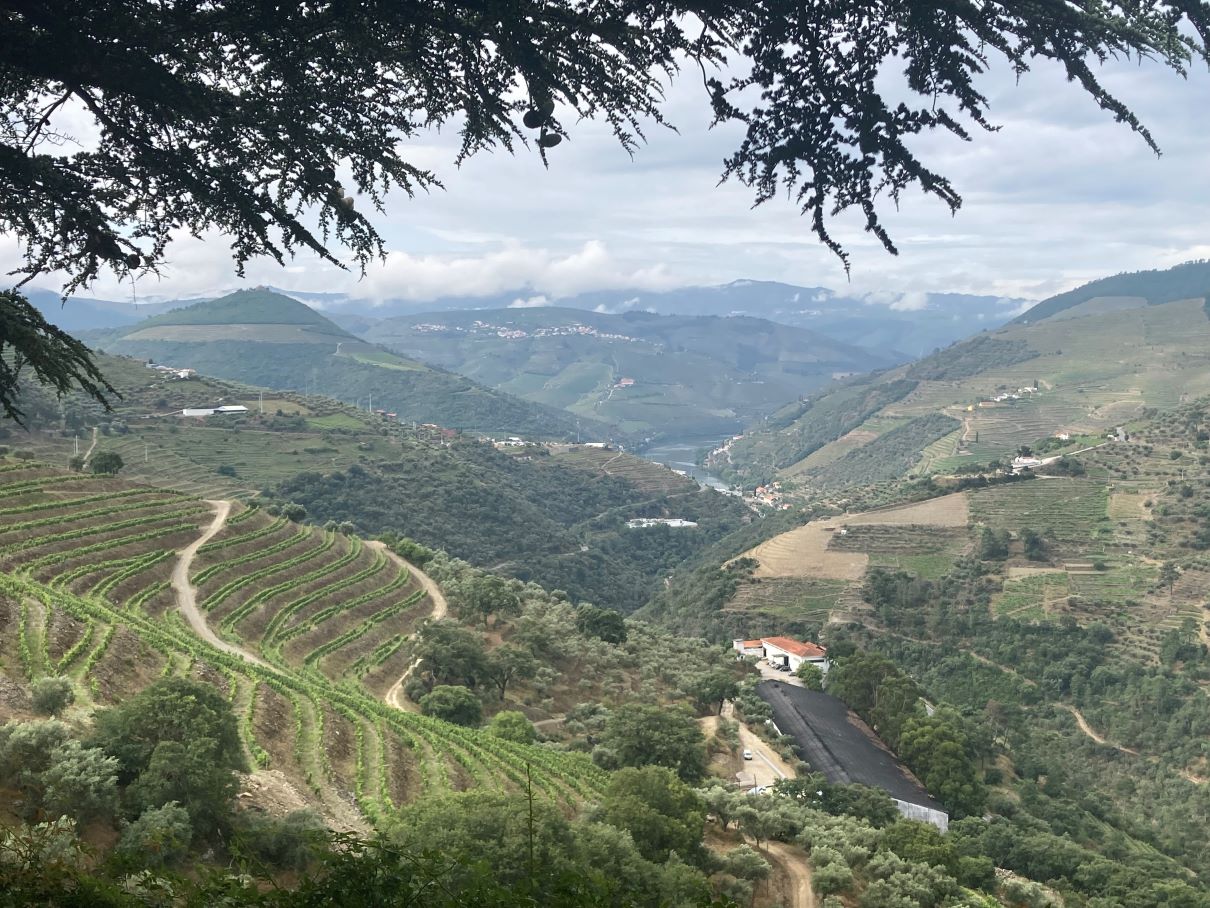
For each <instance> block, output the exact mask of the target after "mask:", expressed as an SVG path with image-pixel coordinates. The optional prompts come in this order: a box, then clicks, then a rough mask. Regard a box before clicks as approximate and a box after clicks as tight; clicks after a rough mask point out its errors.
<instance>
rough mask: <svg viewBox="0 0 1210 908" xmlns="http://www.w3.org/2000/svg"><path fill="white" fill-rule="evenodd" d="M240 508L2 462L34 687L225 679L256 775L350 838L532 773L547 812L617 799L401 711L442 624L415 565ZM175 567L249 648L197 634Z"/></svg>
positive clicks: (18, 647) (15, 599)
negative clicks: (411, 678) (409, 675)
mask: <svg viewBox="0 0 1210 908" xmlns="http://www.w3.org/2000/svg"><path fill="white" fill-rule="evenodd" d="M227 508H228V505H227V504H226V503H224V504H223V506H222V507H221V508H216V506H215V505H214V504H213V503H207V502H203V501H200V500H197V499H192V498H189V497H187V496H181V495H175V494H165V493H163V492H160V491H157V490H155V489H154V488H149V487H144V486H135V485H132V484H130V483H126V482H122V481H120V480H108V479H94V478H92V477H87V476H80V475H77V474H69V473H63V472H61V471H55V470H51V469H47V468H46V467H44V466H40V465H38V464H36V463H26V462H15V463H14V462H12V461H8V460H6V461H3V462H0V559H2V561H0V611H2V612H3V625H4V628H5V632H4V634H3V635H2V639H3V641H4V643H3V647H2V650H3V657H4V663H5V665H6V666H12V667H13V669H14V670H15V672H16V673H17V674H18V676H24V678H26V679H32V678H34V677H37V676H38V675H41V674H45V673H48V672H49V673H60V674H66V675H67V676H68V677H70V678H71V679H72V680H73V682H74V683H75V684H76V686H77V688H78V689H80V690H81V691H86V692H87V694H88V698H89V700H90V701H91V702H92V703H95V704H96V705H105V704H108V703H112V702H114V701H115V700H118V699H120V698H121V697H123V696H125V695H128V694H129V693H130V692H131V691H133V690H138V689H140V688H141V687H142V686H144V685H145V684H147V683H149V682H150V681H151V680H153V679H155V678H156V677H158V676H171V675H181V676H189V677H195V678H198V679H200V680H204V681H208V682H211V683H214V684H216V685H217V686H219V687H220V689H222V690H224V691H226V692H227V693H228V694H229V696H230V697H231V699H232V701H233V703H234V704H235V705H236V707H237V709H238V711H239V714H240V715H241V716H242V717H243V723H242V734H243V736H244V741H245V744H246V746H247V748H248V751H249V752H250V753H251V755H252V757H253V760H254V763H255V765H257V766H258V767H260V768H262V769H267V768H270V767H271V768H273V769H274V770H276V771H278V773H279V774H280V775H281V776H283V777H284V778H285V779H286V780H287V782H288V783H289V785H290V786H291V787H292V788H293V789H294V790H295V791H296V792H298V793H299V794H300V795H301V796H302V797H304V798H305V799H306V800H308V801H310V802H312V803H314V804H315V805H316V806H319V807H321V808H322V809H323V810H324V812H325V813H326V814H328V815H329V816H332V817H334V818H338V819H343V821H344V823H345V824H347V823H349V822H350V821H355V818H356V817H357V815H358V813H361V814H364V815H365V816H367V817H368V818H370V819H375V818H377V817H380V816H381V815H382V814H383V813H384V812H385V811H389V810H391V809H392V808H393V806H394V805H399V804H403V803H406V802H407V801H410V800H413V799H414V798H416V797H418V796H421V795H423V794H429V795H431V794H434V793H436V792H440V791H447V790H450V789H459V788H463V787H466V786H468V785H484V786H488V787H505V788H514V787H516V786H518V785H520V784H521V783H522V782H523V780H524V775H523V774H522V773H520V772H519V769H518V767H519V766H521V765H523V764H529V765H530V766H531V767H532V771H533V773H534V774H535V782H536V784H537V785H538V787H540V789H541V790H542V791H543V793H544V795H545V796H548V797H552V798H555V799H558V800H566V801H568V802H572V801H575V800H578V799H579V798H582V797H584V796H586V795H590V794H591V793H592V792H594V791H598V790H600V787H601V785H602V784H603V779H602V774H601V773H600V771H599V770H597V769H596V768H595V767H593V766H592V765H591V763H590V762H588V761H587V760H586V759H585V758H582V757H577V756H574V755H570V754H558V753H555V752H552V751H548V750H543V749H540V748H535V747H526V746H524V745H516V744H512V743H510V742H506V741H501V740H499V739H493V738H490V737H487V736H485V735H483V734H482V733H480V732H475V731H473V730H468V729H465V728H459V727H456V726H452V725H447V724H446V723H444V722H441V721H439V720H435V719H430V718H425V717H422V716H419V715H415V714H414V713H410V712H407V711H403V710H400V709H398V708H396V707H395V706H392V705H388V704H387V703H386V702H383V700H382V699H381V697H382V694H383V693H384V692H385V691H386V689H387V688H389V687H390V686H391V685H392V684H393V683H394V681H395V680H397V678H398V677H399V675H400V674H401V673H402V672H403V671H404V670H405V669H406V667H407V665H408V661H409V658H410V657H409V656H408V654H407V652H406V651H405V650H403V649H401V648H402V647H403V646H404V644H405V642H406V640H407V638H408V635H409V634H410V633H411V632H413V631H414V630H415V628H416V625H417V622H418V621H419V620H420V619H421V618H424V617H427V616H428V614H429V613H430V612H431V610H432V603H431V602H429V601H427V599H426V595H427V594H426V593H425V590H424V588H423V587H422V586H420V585H418V583H417V581H416V578H415V576H414V575H413V572H412V570H411V569H409V568H408V566H407V565H405V564H402V563H401V562H399V561H398V559H394V558H393V556H388V555H387V554H384V552H383V551H382V550H380V549H376V548H373V547H371V546H369V545H368V544H366V543H364V542H362V541H361V540H360V539H357V538H356V537H349V536H345V535H342V534H337V533H333V532H324V531H320V530H314V529H308V528H304V527H299V526H298V525H296V524H292V523H290V522H289V521H286V520H283V519H281V518H278V519H273V518H271V517H268V516H266V515H264V514H262V513H261V512H260V511H257V510H246V509H237V510H236V511H235V512H234V513H233V515H232V516H231V517H226V514H227ZM204 527H210V528H214V529H217V533H215V534H214V535H209V534H207V536H208V538H207V537H205V536H202V530H203V528H204ZM199 539H206V541H205V544H204V545H201V546H200V548H197V549H196V551H197V556H196V557H193V553H192V551H191V549H192V548H193V547H192V546H189V545H188V543H189V542H191V541H194V540H199ZM81 540H84V544H82V543H81ZM182 565H183V567H182ZM174 570H181V571H187V572H188V582H189V583H190V584H191V585H193V586H195V587H196V588H197V591H198V593H197V599H198V607H199V610H200V612H201V615H202V618H201V620H202V621H203V622H204V623H205V624H208V625H209V626H210V628H211V629H213V630H214V631H217V633H218V634H219V635H221V636H222V637H223V638H226V640H228V641H230V643H226V644H222V645H216V644H211V643H207V642H206V641H205V640H204V639H202V638H200V637H199V636H198V635H197V634H196V633H195V631H194V630H193V629H191V628H190V627H189V626H188V624H187V623H186V620H185V617H184V613H183V612H181V611H179V610H178V606H179V604H180V601H181V600H180V594H179V592H178V591H176V590H174V586H175V583H174V582H173V581H174V578H173V573H174ZM244 653H246V654H247V655H243V654H244ZM342 679H344V680H348V681H351V682H354V683H350V684H338V683H336V682H338V681H340V680H342ZM345 798H348V801H346V800H345Z"/></svg>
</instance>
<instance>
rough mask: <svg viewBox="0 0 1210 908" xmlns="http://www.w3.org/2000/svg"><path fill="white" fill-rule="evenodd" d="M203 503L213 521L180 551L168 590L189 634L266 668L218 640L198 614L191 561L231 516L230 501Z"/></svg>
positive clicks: (261, 663) (241, 649) (238, 649)
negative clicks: (170, 590) (212, 509)
mask: <svg viewBox="0 0 1210 908" xmlns="http://www.w3.org/2000/svg"><path fill="white" fill-rule="evenodd" d="M206 504H208V505H210V506H211V507H212V508H214V520H213V521H211V523H210V526H208V527H206V529H205V530H204V531H203V532H202V535H201V536H199V537H198V538H197V539H195V540H194V541H193V542H191V543H190V544H189V545H187V546H186V547H185V548H183V549H181V551H180V555H179V557H178V558H177V562H176V567H174V568H173V569H172V591H173V593H175V594H176V604H177V608H179V609H180V610H181V612H182V614H184V616H185V620H186V621H188V622H189V626H190V627H191V628H193V632H194V633H195V634H197V635H198V636H199V637H201V638H202V639H203V640H205V641H206V642H207V643H209V644H210V645H211V646H213V647H214V648H215V649H220V650H222V651H223V652H224V653H229V654H230V655H232V656H239V657H240V658H241V659H246V660H248V661H249V662H253V663H255V664H257V665H260V666H262V667H264V668H269V667H270V666H269V664H268V663H267V662H265V661H264V660H263V659H261V658H260V657H258V656H254V655H253V654H252V653H250V652H248V651H247V650H245V649H243V648H242V647H239V646H236V645H235V644H234V643H228V642H227V641H226V640H223V639H222V638H221V637H219V635H218V634H216V633H215V632H214V631H212V630H211V629H210V625H209V624H207V623H206V619H205V617H204V616H203V615H202V613H201V612H200V611H198V607H197V587H195V586H194V585H193V584H192V583H190V582H189V569H190V568H191V567H192V566H193V559H194V557H195V556H196V555H197V550H198V549H200V548H201V547H202V546H204V545H205V544H206V543H207V542H209V541H210V540H211V539H213V538H214V537H215V536H216V535H218V533H219V531H220V530H222V528H223V526H224V525H225V524H226V523H227V515H229V514H230V513H231V502H230V501H226V500H219V501H211V500H208V501H207V502H206Z"/></svg>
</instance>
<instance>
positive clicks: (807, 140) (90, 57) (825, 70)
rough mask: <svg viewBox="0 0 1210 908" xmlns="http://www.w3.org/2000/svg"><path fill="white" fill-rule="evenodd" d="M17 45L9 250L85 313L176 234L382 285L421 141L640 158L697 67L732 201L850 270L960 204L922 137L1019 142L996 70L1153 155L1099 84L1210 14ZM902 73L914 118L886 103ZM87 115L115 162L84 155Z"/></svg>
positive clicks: (313, 16)
mask: <svg viewBox="0 0 1210 908" xmlns="http://www.w3.org/2000/svg"><path fill="white" fill-rule="evenodd" d="M0 30H2V31H3V33H4V35H5V53H4V57H3V61H2V62H0V104H2V105H3V113H4V116H3V117H0V123H2V124H3V125H0V232H2V233H11V234H14V235H15V236H16V237H17V238H18V239H19V240H20V241H21V243H22V244H23V252H24V255H25V263H24V266H23V267H22V268H21V269H20V273H21V274H22V275H23V280H30V279H32V278H33V277H35V276H38V275H42V274H49V273H52V272H56V271H60V272H63V273H65V274H67V275H68V285H67V288H68V290H69V291H70V290H74V289H75V288H77V287H79V286H81V285H82V284H84V283H86V282H87V281H89V280H91V279H92V278H94V277H96V276H97V275H98V274H99V273H100V272H101V271H102V269H105V268H108V269H109V270H112V271H113V272H115V273H116V274H118V275H119V276H131V275H133V274H135V273H137V272H144V271H154V270H155V269H156V268H157V267H158V265H159V264H161V263H162V262H163V261H164V260H165V256H166V253H167V248H168V245H169V243H170V241H171V239H172V237H173V235H174V232H177V231H188V232H190V233H192V234H194V235H200V234H201V233H202V232H203V231H207V230H217V231H220V232H222V233H223V234H224V235H225V236H227V237H228V238H229V241H230V243H231V247H232V254H233V257H234V259H235V262H236V266H237V268H239V269H241V270H242V268H243V266H244V264H245V263H246V262H247V261H248V260H250V259H252V258H254V257H257V256H270V257H272V258H274V259H276V260H277V261H284V260H285V259H286V258H287V257H288V256H290V255H292V254H294V253H295V252H296V251H298V250H308V251H311V252H313V253H315V254H317V255H319V256H321V257H323V258H325V259H327V260H328V261H331V262H333V263H336V264H338V265H342V267H343V263H342V262H340V260H339V258H338V254H337V252H336V251H335V249H336V247H337V246H343V247H344V248H346V249H347V250H348V251H349V253H350V255H351V259H352V262H353V264H354V265H355V266H357V267H360V268H364V267H365V266H366V265H367V264H368V263H369V262H370V261H372V260H373V258H374V257H375V256H377V255H379V254H381V252H382V249H383V243H382V239H381V237H380V236H379V234H378V232H377V231H376V230H375V229H374V227H373V225H372V224H371V222H370V220H369V219H368V218H367V216H366V214H365V213H364V212H363V211H360V210H358V209H357V208H356V202H355V200H354V198H353V196H352V195H351V194H349V193H351V192H358V193H360V194H361V195H362V197H363V198H364V199H365V200H366V201H367V202H368V206H367V207H373V208H376V209H378V210H381V209H382V206H383V202H384V199H385V197H386V192H387V191H388V190H389V189H391V188H400V189H402V190H403V191H405V192H408V193H412V192H415V191H416V190H423V189H427V188H430V187H435V186H438V185H439V183H438V180H437V177H436V175H435V174H433V173H431V172H429V171H427V170H423V169H421V168H420V167H417V166H416V165H414V164H412V163H409V161H408V160H407V159H406V156H407V149H408V147H409V146H408V144H407V143H406V142H401V141H400V139H401V138H402V139H407V138H410V137H413V136H416V135H417V134H418V133H419V132H420V131H422V130H424V129H427V128H432V127H439V126H442V125H445V124H450V123H455V124H457V128H458V130H459V134H460V136H461V150H460V153H459V155H458V162H459V163H460V162H461V161H462V160H464V159H465V158H467V157H469V156H470V155H473V154H475V153H477V152H480V151H483V150H489V149H494V148H504V149H506V150H509V151H512V150H515V149H516V148H517V147H518V145H519V144H521V143H525V144H526V145H527V146H528V143H529V141H530V139H531V138H532V139H533V140H534V145H535V146H536V148H537V151H538V153H539V154H541V155H543V156H545V155H546V153H547V151H548V150H549V149H551V148H554V147H555V146H556V145H557V144H558V143H559V142H560V141H561V140H562V139H563V138H565V137H568V136H570V134H571V132H572V128H573V126H574V124H575V123H576V122H577V121H578V120H579V119H580V118H583V117H591V118H598V119H604V120H605V121H607V122H608V123H609V124H610V126H611V127H612V130H613V133H614V135H615V136H616V137H617V139H618V141H619V142H620V144H621V145H622V147H623V148H624V149H625V150H627V151H633V150H634V149H635V148H636V147H637V146H638V144H639V143H640V142H641V140H642V138H643V132H642V130H643V123H644V121H650V122H653V123H656V124H665V120H664V117H663V116H662V114H661V107H662V105H663V102H664V99H665V83H666V80H667V78H671V77H673V76H675V75H676V74H677V73H678V72H679V71H680V70H682V69H685V70H688V71H689V73H690V75H691V77H692V78H701V79H702V83H703V86H704V89H705V95H706V97H705V99H704V100H705V101H707V102H708V103H709V104H710V105H711V107H712V109H713V112H714V117H715V120H716V122H719V123H726V122H733V123H736V124H738V125H740V126H741V127H742V129H743V130H744V133H745V135H744V138H743V140H742V141H741V143H740V146H739V148H738V149H737V150H736V151H735V153H734V154H732V155H731V156H729V157H728V158H727V159H726V160H725V161H724V162H723V175H724V178H734V179H737V180H739V181H741V182H742V183H744V184H745V185H747V186H749V187H750V188H751V189H752V190H753V192H754V194H755V197H756V200H757V202H758V203H759V202H764V201H767V200H769V199H771V198H773V196H774V195H776V194H778V193H780V192H782V191H785V192H786V193H787V194H788V195H790V196H793V197H794V198H795V200H796V203H797V204H798V205H799V206H800V207H801V209H802V211H803V213H804V215H805V216H807V217H808V218H809V219H810V224H811V229H812V230H813V231H814V232H815V234H816V235H817V236H818V237H819V238H820V239H821V240H822V241H823V242H824V243H825V244H827V245H828V246H829V248H831V249H832V250H833V251H835V252H836V253H837V254H839V255H841V256H842V257H843V254H844V253H843V250H841V248H840V246H839V244H838V243H837V241H836V240H835V239H833V237H832V236H831V235H830V233H829V232H828V227H827V222H828V220H829V219H830V218H832V217H834V216H836V215H837V214H840V213H842V212H844V211H847V210H850V209H856V210H857V211H858V212H859V213H860V217H861V218H862V219H863V220H864V222H865V226H866V229H867V230H869V231H870V232H872V233H874V234H875V235H876V236H877V237H878V238H879V239H880V241H881V242H882V243H883V245H884V246H885V247H886V248H887V249H888V250H891V251H894V245H893V243H892V240H891V238H890V236H889V235H888V234H887V232H886V230H885V229H884V227H883V225H882V222H881V220H880V216H879V206H878V204H877V203H878V200H879V198H880V197H881V200H882V204H883V205H886V204H894V203H896V202H897V201H898V200H899V197H900V195H901V194H902V192H903V191H904V190H905V189H909V188H911V187H919V188H920V189H921V190H923V191H924V192H925V193H927V194H930V195H933V196H935V197H937V198H938V199H940V200H941V201H942V202H943V203H944V204H946V205H947V206H949V207H950V208H951V209H957V208H958V206H959V205H960V204H961V198H960V196H959V194H958V191H957V189H956V188H955V187H954V186H953V185H952V184H951V182H950V181H949V180H948V179H946V178H945V177H944V176H943V175H941V174H939V173H936V172H934V171H933V170H932V169H930V168H929V167H928V165H927V164H926V163H925V162H924V161H922V160H921V159H920V158H919V157H918V156H917V155H916V153H914V152H913V151H912V146H913V144H914V142H913V140H914V138H915V137H916V136H918V135H920V134H922V133H926V132H929V131H933V130H941V131H944V132H948V133H951V134H953V135H956V136H959V137H961V138H964V139H966V138H969V130H970V126H971V124H974V125H975V126H976V127H978V128H982V129H991V128H993V127H992V123H991V121H990V120H989V110H988V100H987V98H986V97H985V96H984V95H983V94H982V93H981V92H980V90H979V88H978V84H977V83H978V79H979V77H980V76H982V75H983V73H984V72H985V71H986V70H987V69H988V67H989V66H990V65H991V64H992V62H993V58H996V59H1004V60H1007V62H1008V65H1009V66H1011V67H1012V68H1013V69H1014V70H1015V71H1016V72H1018V73H1023V72H1025V71H1026V70H1028V69H1029V67H1030V66H1031V64H1033V63H1035V62H1036V61H1037V60H1038V59H1049V60H1055V61H1058V63H1059V64H1060V65H1062V66H1063V67H1064V68H1065V69H1066V71H1067V73H1068V75H1069V77H1070V78H1071V80H1072V81H1073V82H1074V83H1076V84H1077V85H1079V86H1080V87H1081V88H1082V89H1083V91H1084V92H1085V93H1087V94H1088V95H1090V96H1091V97H1092V99H1093V100H1094V101H1095V102H1096V103H1097V104H1099V105H1100V106H1101V107H1102V108H1103V109H1105V110H1106V111H1108V112H1109V113H1110V114H1111V115H1112V116H1113V117H1114V118H1115V119H1117V120H1119V121H1120V122H1123V123H1125V124H1126V125H1127V126H1128V127H1129V128H1131V129H1133V130H1134V131H1136V132H1137V133H1139V134H1140V135H1141V136H1142V137H1143V139H1144V140H1145V141H1146V142H1148V144H1151V145H1152V146H1153V147H1154V142H1153V140H1152V138H1151V136H1150V134H1149V133H1148V132H1147V130H1146V129H1145V127H1144V126H1143V125H1142V123H1141V122H1140V121H1139V119H1138V118H1137V117H1136V115H1135V114H1134V113H1133V112H1132V111H1130V110H1129V109H1127V108H1126V107H1125V105H1123V104H1122V103H1121V102H1120V101H1119V100H1117V99H1116V98H1115V97H1114V96H1112V95H1111V94H1110V93H1109V92H1108V91H1107V90H1106V89H1105V88H1104V87H1103V86H1102V85H1101V84H1100V83H1099V82H1098V81H1097V78H1096V75H1095V73H1094V71H1093V69H1092V66H1093V65H1094V64H1095V63H1096V62H1097V61H1103V60H1105V59H1107V58H1108V57H1111V56H1140V57H1141V56H1147V57H1151V58H1154V59H1156V60H1159V61H1161V62H1162V63H1163V64H1165V65H1167V66H1168V67H1170V68H1172V69H1174V70H1176V71H1177V72H1182V73H1183V72H1184V71H1185V69H1186V67H1187V66H1188V65H1189V64H1190V63H1191V62H1194V61H1200V60H1204V59H1205V57H1206V49H1205V43H1206V42H1205V38H1206V35H1207V34H1208V33H1210V5H1208V4H1207V3H1205V2H1199V0H1151V2H1143V3H1130V4H1114V5H1106V4H1100V3H1093V2H1079V3H1032V4H1019V3H1004V2H989V3H980V4H971V3H957V2H943V3H902V2H889V0H877V2H871V3H862V4H853V3H850V2H847V0H846V2H842V0H821V2H817V3H799V2H790V0H757V2H747V0H745V2H735V0H723V2H711V3H691V2H667V0H657V2H641V3H640V2H636V0H600V2H592V3H587V2H576V0H497V2H491V3H486V4H455V3H450V2H446V0H437V2H429V0H425V2H417V0H404V2H390V3H388V2H383V0H369V2H365V3H360V4H345V3H331V2H324V0H307V2H300V3H283V4H263V3H258V4H247V3H235V2H231V0H216V2H213V3H207V4H197V3H186V2H175V0H168V2H164V3H158V4H142V3H130V2H122V0H98V2H90V3H78V2H69V0H48V2H42V3H31V2H24V0H5V2H2V3H0ZM724 62H726V64H727V65H726V67H723V66H721V65H720V64H723V63H724ZM892 70H894V71H898V72H900V73H901V74H902V80H903V82H905V83H906V89H907V91H906V92H905V91H903V90H902V87H901V86H899V85H892V90H893V91H894V92H895V93H896V94H902V95H903V96H904V97H905V98H908V99H911V103H909V101H908V100H903V101H897V100H895V99H894V98H893V97H889V96H884V94H883V92H884V91H886V90H887V89H886V86H887V85H888V81H889V80H886V79H885V78H884V75H885V74H886V73H887V72H890V71H892ZM81 112H83V113H84V114H85V116H87V117H89V118H91V120H92V122H93V123H94V124H95V125H96V127H97V128H98V130H99V132H100V141H99V142H98V143H97V145H96V146H95V147H90V146H87V145H85V146H81V147H79V148H78V149H75V150H72V151H70V152H69V153H62V152H63V151H64V150H65V149H64V147H63V146H64V145H65V144H66V140H67V139H68V138H69V136H68V135H67V126H66V125H65V123H66V121H67V118H68V117H71V118H78V117H79V116H80V114H81ZM74 122H78V120H74ZM667 125H671V124H667ZM527 130H532V131H527ZM341 180H347V181H349V184H350V185H349V188H347V189H346V187H345V186H344V185H343V183H342V182H341ZM0 306H2V307H3V308H4V309H6V310H8V309H11V308H12V306H13V304H12V303H11V302H10V301H9V300H7V299H6V300H4V301H3V302H0ZM51 353H52V355H53V349H52V350H51ZM84 374H85V375H86V376H89V375H91V373H90V372H88V371H87V370H84ZM90 381H92V382H93V384H92V390H95V389H96V388H97V387H98V385H97V384H96V382H95V378H90ZM85 387H86V389H87V388H88V386H87V385H86V386H85ZM0 391H3V393H4V394H5V395H6V398H7V396H9V395H11V391H12V389H11V387H4V388H0Z"/></svg>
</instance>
